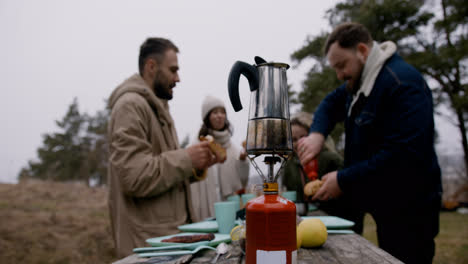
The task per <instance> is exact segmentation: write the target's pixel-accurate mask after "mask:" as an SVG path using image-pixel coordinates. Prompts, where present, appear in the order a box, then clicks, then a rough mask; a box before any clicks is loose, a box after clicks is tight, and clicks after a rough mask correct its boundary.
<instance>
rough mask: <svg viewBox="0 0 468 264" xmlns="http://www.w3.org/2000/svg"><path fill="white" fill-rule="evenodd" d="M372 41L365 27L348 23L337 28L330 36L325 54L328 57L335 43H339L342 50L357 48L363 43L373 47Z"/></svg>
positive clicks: (326, 43)
mask: <svg viewBox="0 0 468 264" xmlns="http://www.w3.org/2000/svg"><path fill="white" fill-rule="evenodd" d="M372 41H373V40H372V36H371V35H370V33H369V30H367V28H366V27H365V26H363V25H361V24H359V23H355V22H346V23H343V24H340V25H339V26H337V27H336V28H335V29H334V30H333V32H332V33H331V34H330V35H329V36H328V39H327V41H326V42H325V49H324V53H325V55H327V54H328V50H329V49H330V46H331V45H332V44H333V43H335V42H338V45H340V47H342V48H355V47H356V46H357V45H358V44H359V43H361V42H363V43H366V44H368V45H370V46H372Z"/></svg>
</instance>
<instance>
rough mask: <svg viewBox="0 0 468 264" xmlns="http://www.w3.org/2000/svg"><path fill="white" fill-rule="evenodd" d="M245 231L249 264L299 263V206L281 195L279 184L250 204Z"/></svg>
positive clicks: (247, 209)
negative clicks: (279, 193) (297, 219)
mask: <svg viewBox="0 0 468 264" xmlns="http://www.w3.org/2000/svg"><path fill="white" fill-rule="evenodd" d="M275 190H276V191H275ZM246 229H247V230H246V264H254V263H259V264H260V263H265V264H267V263H268V264H276V263H278V264H279V263H282V264H283V263H286V264H293V263H296V261H297V241H296V206H295V204H294V203H293V202H291V201H289V200H288V199H285V198H283V197H281V196H280V195H278V184H277V183H265V184H264V195H262V196H259V197H257V198H255V199H252V200H250V201H249V202H248V203H247V205H246Z"/></svg>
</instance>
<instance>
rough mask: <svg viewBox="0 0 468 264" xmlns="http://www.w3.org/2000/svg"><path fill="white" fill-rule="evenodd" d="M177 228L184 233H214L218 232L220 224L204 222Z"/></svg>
mask: <svg viewBox="0 0 468 264" xmlns="http://www.w3.org/2000/svg"><path fill="white" fill-rule="evenodd" d="M177 228H178V229H179V230H180V231H183V232H202V233H214V232H217V231H218V223H217V222H216V221H203V222H197V223H192V224H186V225H181V226H178V227H177Z"/></svg>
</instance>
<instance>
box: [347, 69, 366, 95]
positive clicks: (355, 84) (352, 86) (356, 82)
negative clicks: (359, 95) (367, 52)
mask: <svg viewBox="0 0 468 264" xmlns="http://www.w3.org/2000/svg"><path fill="white" fill-rule="evenodd" d="M363 70H364V64H362V65H361V69H360V70H359V76H357V78H356V79H353V78H348V79H347V80H346V91H348V93H351V94H355V93H356V92H357V91H358V90H359V87H360V84H361V76H362V71H363Z"/></svg>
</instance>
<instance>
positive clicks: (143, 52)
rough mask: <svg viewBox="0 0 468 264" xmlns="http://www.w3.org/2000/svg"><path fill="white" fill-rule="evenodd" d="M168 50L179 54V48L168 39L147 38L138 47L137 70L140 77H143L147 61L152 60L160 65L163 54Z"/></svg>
mask: <svg viewBox="0 0 468 264" xmlns="http://www.w3.org/2000/svg"><path fill="white" fill-rule="evenodd" d="M169 49H173V50H174V51H175V52H179V48H177V46H176V45H174V43H172V41H170V40H168V39H165V38H147V39H146V40H145V42H143V44H141V46H140V56H139V57H138V70H139V71H140V75H143V69H144V67H145V63H146V61H147V59H149V58H154V59H155V60H156V61H157V62H158V63H160V62H161V60H162V58H163V55H164V53H165V52H166V51H167V50H169Z"/></svg>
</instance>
